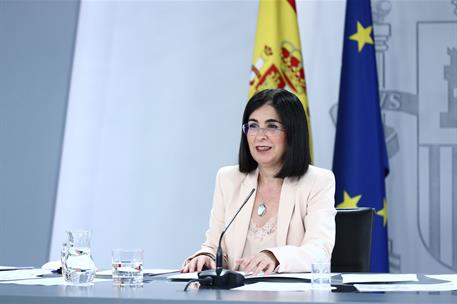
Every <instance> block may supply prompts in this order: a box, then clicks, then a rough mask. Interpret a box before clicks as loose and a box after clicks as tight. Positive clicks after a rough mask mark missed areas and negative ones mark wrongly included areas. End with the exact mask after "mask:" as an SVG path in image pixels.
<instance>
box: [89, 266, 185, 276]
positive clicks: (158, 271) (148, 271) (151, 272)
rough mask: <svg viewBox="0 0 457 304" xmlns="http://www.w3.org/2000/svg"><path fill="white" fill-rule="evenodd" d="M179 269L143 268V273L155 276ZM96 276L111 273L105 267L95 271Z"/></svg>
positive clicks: (109, 274)
mask: <svg viewBox="0 0 457 304" xmlns="http://www.w3.org/2000/svg"><path fill="white" fill-rule="evenodd" d="M178 271H179V269H163V268H145V269H143V275H144V276H156V275H160V274H167V273H174V272H178ZM96 275H97V276H103V277H105V276H106V277H111V275H112V270H111V269H107V270H101V271H97V272H96Z"/></svg>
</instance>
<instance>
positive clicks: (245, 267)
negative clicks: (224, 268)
mask: <svg viewBox="0 0 457 304" xmlns="http://www.w3.org/2000/svg"><path fill="white" fill-rule="evenodd" d="M236 264H237V265H240V270H241V271H244V272H245V273H253V274H254V275H257V274H258V273H260V272H263V273H264V274H265V275H269V274H270V273H272V272H273V271H274V270H275V268H276V267H277V266H278V265H279V262H278V260H277V259H276V257H275V256H274V254H273V253H272V252H271V251H268V250H265V251H261V252H259V253H257V254H256V255H254V256H252V257H250V258H241V259H239V260H236Z"/></svg>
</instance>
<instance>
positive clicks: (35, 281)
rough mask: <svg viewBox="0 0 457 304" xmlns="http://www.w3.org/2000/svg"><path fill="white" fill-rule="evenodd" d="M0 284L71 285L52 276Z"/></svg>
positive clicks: (102, 280) (97, 280) (99, 280)
mask: <svg viewBox="0 0 457 304" xmlns="http://www.w3.org/2000/svg"><path fill="white" fill-rule="evenodd" d="M104 281H110V280H109V279H97V278H96V279H94V283H98V282H104ZM0 284H17V285H42V286H56V285H63V286H71V285H72V284H71V283H68V282H65V280H64V278H63V277H54V278H35V279H29V280H16V281H0Z"/></svg>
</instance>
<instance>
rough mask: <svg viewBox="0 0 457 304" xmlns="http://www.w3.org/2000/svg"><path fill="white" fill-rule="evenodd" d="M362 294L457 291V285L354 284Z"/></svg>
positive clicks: (451, 283)
mask: <svg viewBox="0 0 457 304" xmlns="http://www.w3.org/2000/svg"><path fill="white" fill-rule="evenodd" d="M354 287H355V288H357V290H358V291H360V292H379V291H389V292H392V291H410V292H414V291H452V290H457V283H455V282H448V283H439V284H354Z"/></svg>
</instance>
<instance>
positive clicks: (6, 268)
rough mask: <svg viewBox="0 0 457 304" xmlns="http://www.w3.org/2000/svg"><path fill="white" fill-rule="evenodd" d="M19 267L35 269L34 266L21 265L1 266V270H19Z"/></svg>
mask: <svg viewBox="0 0 457 304" xmlns="http://www.w3.org/2000/svg"><path fill="white" fill-rule="evenodd" d="M19 269H33V267H31V266H30V267H28V266H25V267H23V266H21V267H16V266H0V271H8V270H19Z"/></svg>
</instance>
